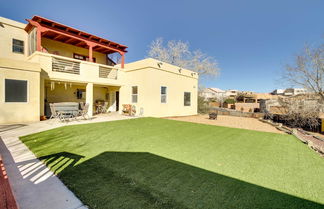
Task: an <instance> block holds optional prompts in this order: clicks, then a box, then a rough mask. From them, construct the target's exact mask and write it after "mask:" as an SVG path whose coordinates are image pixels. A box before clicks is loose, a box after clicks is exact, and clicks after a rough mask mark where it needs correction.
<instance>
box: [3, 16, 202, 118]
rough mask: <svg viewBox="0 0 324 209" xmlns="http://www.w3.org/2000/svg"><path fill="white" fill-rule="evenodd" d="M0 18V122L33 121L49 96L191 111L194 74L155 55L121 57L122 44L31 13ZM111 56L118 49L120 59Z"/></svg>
mask: <svg viewBox="0 0 324 209" xmlns="http://www.w3.org/2000/svg"><path fill="white" fill-rule="evenodd" d="M27 21H28V23H27V24H24V23H19V22H16V21H13V20H10V19H6V18H2V17H0V123H18V122H28V121H38V120H39V119H40V116H43V115H49V114H50V109H49V103H57V102H85V103H88V104H89V115H90V116H92V115H93V114H94V109H95V107H94V104H95V102H96V101H97V100H101V101H105V102H107V103H108V110H109V111H118V112H119V113H121V109H122V105H123V104H131V105H134V106H135V107H136V109H137V111H136V114H138V115H143V116H154V117H164V116H183V115H194V114H197V90H198V74H197V73H195V72H193V71H189V70H186V69H182V70H179V67H177V66H173V65H170V64H167V63H164V62H160V61H158V60H155V59H151V58H148V59H143V60H140V61H136V62H132V63H125V54H126V53H127V50H126V49H127V46H125V45H122V44H119V43H115V42H112V41H110V40H107V39H104V38H101V37H98V36H95V35H92V34H89V33H86V32H83V31H80V30H78V29H75V28H72V27H68V26H66V25H63V24H61V23H57V22H54V21H52V20H49V19H46V18H43V17H39V16H34V17H33V18H32V19H28V20H27ZM112 55H118V56H116V57H119V62H118V60H117V61H114V60H113V59H112V58H111V57H113V56H112Z"/></svg>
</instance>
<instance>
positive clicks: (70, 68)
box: [52, 57, 80, 75]
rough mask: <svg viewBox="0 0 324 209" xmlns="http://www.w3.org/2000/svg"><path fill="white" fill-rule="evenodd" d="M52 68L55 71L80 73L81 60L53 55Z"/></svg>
mask: <svg viewBox="0 0 324 209" xmlns="http://www.w3.org/2000/svg"><path fill="white" fill-rule="evenodd" d="M52 70H53V71H55V72H62V73H70V74H77V75H80V62H77V61H70V60H65V59H59V58H56V57H53V58H52Z"/></svg>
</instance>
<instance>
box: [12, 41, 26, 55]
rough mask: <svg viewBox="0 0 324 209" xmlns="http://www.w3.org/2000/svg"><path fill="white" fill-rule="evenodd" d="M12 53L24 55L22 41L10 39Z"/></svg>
mask: <svg viewBox="0 0 324 209" xmlns="http://www.w3.org/2000/svg"><path fill="white" fill-rule="evenodd" d="M12 52H15V53H19V54H24V41H21V40H18V39H12Z"/></svg>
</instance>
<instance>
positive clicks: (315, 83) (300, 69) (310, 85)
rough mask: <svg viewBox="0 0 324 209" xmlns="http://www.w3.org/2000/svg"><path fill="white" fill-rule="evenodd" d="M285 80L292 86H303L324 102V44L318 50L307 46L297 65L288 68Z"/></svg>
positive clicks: (299, 56) (297, 60)
mask: <svg viewBox="0 0 324 209" xmlns="http://www.w3.org/2000/svg"><path fill="white" fill-rule="evenodd" d="M283 79H284V80H287V81H289V83H290V84H291V85H297V86H303V87H304V88H306V89H308V90H310V91H311V92H314V93H316V94H317V95H319V96H320V97H321V100H322V101H324V44H322V45H320V46H319V47H316V48H311V47H310V46H306V47H305V49H304V51H303V53H301V54H300V55H297V56H296V62H295V64H294V65H287V66H286V69H285V72H284V76H283Z"/></svg>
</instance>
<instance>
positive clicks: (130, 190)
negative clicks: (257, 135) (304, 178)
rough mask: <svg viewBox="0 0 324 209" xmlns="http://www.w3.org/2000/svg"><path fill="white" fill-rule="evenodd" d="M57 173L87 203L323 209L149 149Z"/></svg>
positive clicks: (111, 155)
mask: <svg viewBox="0 0 324 209" xmlns="http://www.w3.org/2000/svg"><path fill="white" fill-rule="evenodd" d="M43 160H44V159H43ZM58 175H59V177H60V178H61V180H62V181H63V182H64V183H65V184H66V185H67V186H68V187H69V188H70V189H71V190H72V191H73V192H74V193H75V194H76V195H77V196H78V197H79V198H80V199H81V200H82V201H83V202H84V203H85V204H87V205H89V206H90V207H91V208H132V209H135V208H141V209H142V208H181V209H184V208H204V209H205V208H221V209H223V208H229V209H233V208H248V209H251V208H280V209H283V208H294V209H295V208H304V209H306V208H323V205H321V204H318V203H315V202H312V201H308V200H305V199H301V198H298V197H294V196H291V195H288V194H285V193H281V192H277V191H274V190H271V189H267V188H264V187H260V186H257V185H254V184H250V183H247V182H243V181H240V180H237V179H233V178H230V177H227V176H223V175H220V174H217V173H213V172H210V171H206V170H203V169H200V168H197V167H193V166H190V165H187V164H183V163H180V162H177V161H173V160H170V159H166V158H163V157H160V156H157V155H153V154H150V153H127V152H105V153H102V154H100V155H98V156H96V157H93V158H91V159H89V160H87V161H85V162H82V163H80V164H78V165H76V166H67V167H66V168H65V169H64V170H62V172H60V173H59V174H58Z"/></svg>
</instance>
